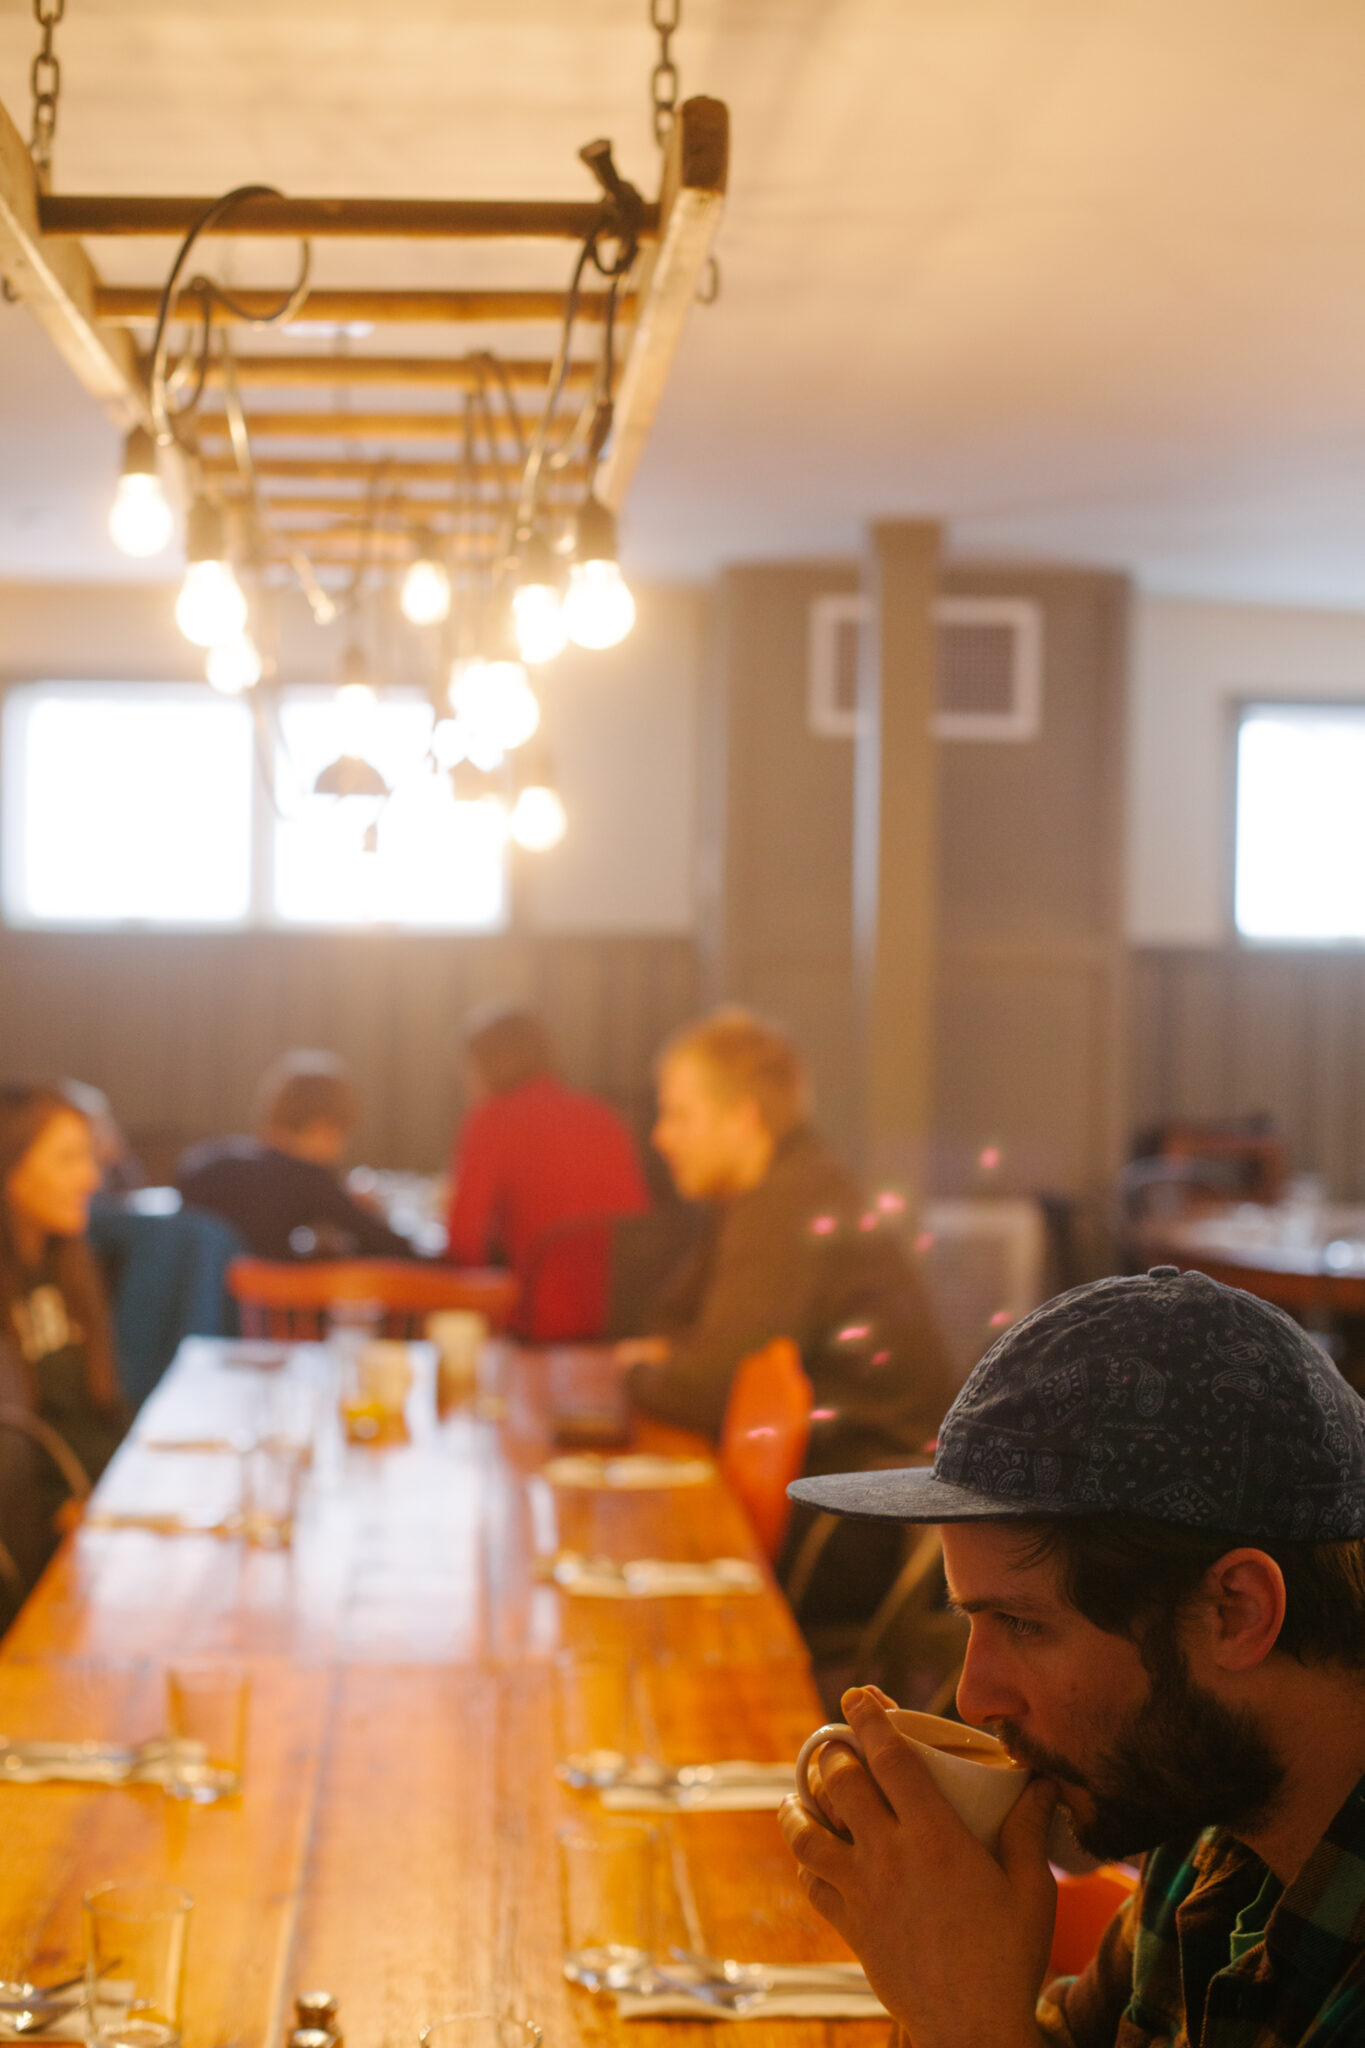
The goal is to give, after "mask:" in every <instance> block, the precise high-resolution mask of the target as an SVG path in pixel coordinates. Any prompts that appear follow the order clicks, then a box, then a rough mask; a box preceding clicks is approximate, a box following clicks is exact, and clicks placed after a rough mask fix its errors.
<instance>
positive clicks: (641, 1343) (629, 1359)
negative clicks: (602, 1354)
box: [612, 1337, 673, 1366]
mask: <svg viewBox="0 0 1365 2048" xmlns="http://www.w3.org/2000/svg"><path fill="white" fill-rule="evenodd" d="M672 1355H673V1346H672V1345H671V1344H670V1343H669V1341H668V1339H667V1337H626V1338H624V1339H623V1341H622V1342H621V1343H619V1344H617V1345H616V1346H615V1347H614V1348H613V1351H612V1362H613V1364H615V1365H619V1366H629V1365H667V1364H668V1361H669V1359H670V1358H671V1357H672Z"/></svg>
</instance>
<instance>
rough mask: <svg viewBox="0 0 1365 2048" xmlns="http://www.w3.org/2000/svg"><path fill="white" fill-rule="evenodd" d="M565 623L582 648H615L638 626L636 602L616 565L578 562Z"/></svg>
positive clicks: (566, 604)
mask: <svg viewBox="0 0 1365 2048" xmlns="http://www.w3.org/2000/svg"><path fill="white" fill-rule="evenodd" d="M564 624H565V627H566V629H567V631H568V635H569V638H570V639H571V640H572V641H574V642H575V643H576V644H577V645H578V646H579V647H615V646H616V644H617V642H618V641H621V640H624V639H625V637H626V635H627V633H628V632H629V631H630V629H631V627H632V626H633V625H634V624H635V599H634V598H633V597H632V596H631V594H630V587H629V585H628V584H627V582H626V579H625V577H624V576H623V575H622V574H621V570H620V566H619V564H617V563H616V562H606V561H592V562H575V563H574V565H573V567H572V568H571V569H570V571H569V594H568V596H567V597H566V598H565V600H564Z"/></svg>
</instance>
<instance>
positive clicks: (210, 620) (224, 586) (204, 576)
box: [175, 562, 246, 647]
mask: <svg viewBox="0 0 1365 2048" xmlns="http://www.w3.org/2000/svg"><path fill="white" fill-rule="evenodd" d="M175 623H176V625H177V626H179V628H180V630H181V632H182V633H183V634H184V636H185V638H186V639H187V640H190V641H193V643H194V645H195V646H196V647H221V646H223V645H224V643H225V642H226V641H228V640H236V639H238V638H239V637H240V636H241V634H242V632H243V630H244V628H245V626H246V599H245V598H244V597H243V595H242V587H241V585H240V584H239V583H238V581H237V578H236V577H235V576H234V575H233V573H232V564H231V563H230V562H191V563H190V564H189V566H188V568H187V569H186V571H185V580H184V582H183V583H182V584H181V586H180V595H179V597H178V598H177V599H176V601H175Z"/></svg>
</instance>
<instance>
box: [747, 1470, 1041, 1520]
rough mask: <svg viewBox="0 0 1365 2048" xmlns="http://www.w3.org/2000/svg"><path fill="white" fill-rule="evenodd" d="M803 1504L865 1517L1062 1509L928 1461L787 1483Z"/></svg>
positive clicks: (1004, 1514) (992, 1515)
mask: <svg viewBox="0 0 1365 2048" xmlns="http://www.w3.org/2000/svg"><path fill="white" fill-rule="evenodd" d="M787 1496H788V1498H789V1499H790V1500H794V1501H799V1502H800V1503H801V1505H802V1506H803V1507H808V1508H825V1509H827V1510H828V1511H829V1512H830V1513H831V1514H835V1515H852V1516H855V1517H857V1519H858V1520H860V1521H864V1522H1014V1521H1022V1520H1024V1519H1025V1518H1026V1517H1028V1516H1032V1515H1056V1514H1058V1513H1064V1512H1065V1510H1064V1509H1060V1508H1059V1507H1058V1504H1057V1502H1056V1501H1055V1500H1051V1501H1041V1500H1023V1499H1011V1500H1001V1499H1000V1497H999V1495H998V1494H991V1493H977V1492H975V1491H974V1490H973V1489H972V1488H971V1487H970V1486H954V1485H953V1484H952V1482H951V1481H950V1480H947V1479H936V1478H935V1477H934V1474H933V1471H932V1470H931V1468H930V1467H929V1466H927V1465H911V1466H908V1467H905V1468H903V1469H901V1470H898V1471H873V1472H824V1473H821V1474H819V1475H818V1476H817V1477H815V1478H811V1479H797V1480H795V1481H794V1482H793V1483H792V1485H790V1486H789V1487H788V1488H787Z"/></svg>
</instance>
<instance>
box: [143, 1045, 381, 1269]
mask: <svg viewBox="0 0 1365 2048" xmlns="http://www.w3.org/2000/svg"><path fill="white" fill-rule="evenodd" d="M358 1117H359V1104H358V1101H357V1098H356V1091H355V1087H354V1084H353V1083H352V1081H351V1078H350V1075H349V1073H348V1071H347V1068H346V1063H345V1061H344V1060H342V1059H340V1058H338V1056H337V1055H336V1054H335V1053H330V1052H289V1053H285V1054H284V1056H283V1058H281V1059H279V1060H277V1061H276V1062H275V1064H274V1065H273V1066H272V1067H271V1068H270V1069H269V1070H268V1072H267V1073H266V1074H265V1076H264V1077H263V1079H262V1081H261V1084H260V1087H259V1089H258V1090H257V1096H256V1130H257V1135H256V1136H255V1137H254V1138H246V1137H241V1138H216V1139H213V1140H211V1141H210V1142H209V1143H207V1144H203V1145H195V1146H193V1147H192V1148H191V1149H190V1150H189V1151H188V1152H186V1153H185V1154H184V1156H183V1158H182V1159H181V1161H180V1163H179V1165H178V1167H177V1168H176V1186H177V1187H178V1188H179V1189H180V1193H181V1196H182V1197H183V1199H184V1201H185V1203H186V1204H187V1206H189V1207H191V1208H195V1209H207V1210H208V1211H209V1212H210V1213H211V1214H213V1215H215V1216H221V1217H222V1218H223V1220H224V1221H225V1222H227V1223H230V1224H231V1225H232V1227H233V1229H234V1230H236V1231H237V1232H238V1234H239V1235H240V1237H241V1239H242V1241H243V1243H244V1244H245V1245H246V1247H247V1249H248V1250H249V1251H250V1252H251V1253H253V1255H254V1256H255V1257H256V1258H258V1259H354V1258H366V1259H406V1258H411V1257H412V1256H413V1251H412V1246H411V1245H410V1244H409V1242H408V1240H407V1239H406V1238H405V1237H400V1236H399V1235H398V1233H397V1232H396V1231H393V1230H390V1229H389V1227H388V1225H387V1224H386V1223H385V1222H383V1221H382V1219H381V1218H380V1217H379V1216H377V1215H376V1214H375V1213H374V1211H373V1210H372V1209H370V1208H367V1207H366V1206H365V1205H364V1204H362V1203H360V1202H357V1201H356V1200H355V1199H354V1197H353V1196H351V1195H350V1194H348V1193H347V1191H346V1188H345V1186H344V1185H343V1183H342V1179H341V1162H342V1160H343V1158H344V1157H345V1154H346V1148H347V1146H348V1145H349V1144H350V1142H351V1137H352V1133H353V1132H354V1130H355V1126H356V1123H357V1121H358Z"/></svg>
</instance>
